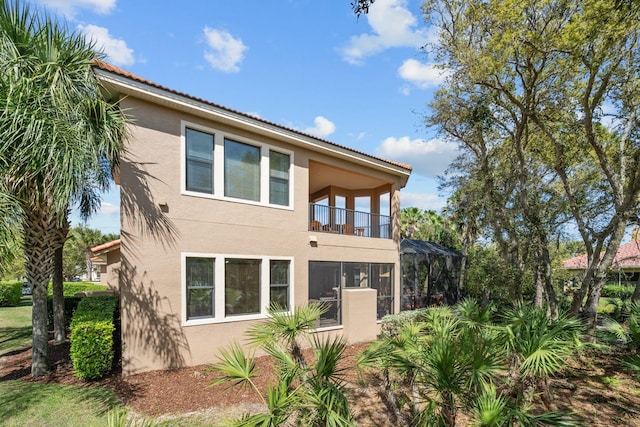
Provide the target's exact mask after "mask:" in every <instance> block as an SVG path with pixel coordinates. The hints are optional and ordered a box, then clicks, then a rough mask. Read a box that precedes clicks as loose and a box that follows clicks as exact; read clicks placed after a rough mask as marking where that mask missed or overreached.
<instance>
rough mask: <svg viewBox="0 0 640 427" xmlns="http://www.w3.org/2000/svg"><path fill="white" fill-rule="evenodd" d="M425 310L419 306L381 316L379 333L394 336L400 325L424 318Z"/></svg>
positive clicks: (426, 310)
mask: <svg viewBox="0 0 640 427" xmlns="http://www.w3.org/2000/svg"><path fill="white" fill-rule="evenodd" d="M427 312H428V309H427V308H419V309H417V310H410V311H401V312H400V313H398V314H388V315H386V316H384V317H383V318H382V321H381V327H380V334H381V335H382V336H383V337H392V336H396V335H398V333H399V332H400V329H401V328H402V325H405V324H407V323H410V322H420V321H422V320H424V315H425V314H426V313H427Z"/></svg>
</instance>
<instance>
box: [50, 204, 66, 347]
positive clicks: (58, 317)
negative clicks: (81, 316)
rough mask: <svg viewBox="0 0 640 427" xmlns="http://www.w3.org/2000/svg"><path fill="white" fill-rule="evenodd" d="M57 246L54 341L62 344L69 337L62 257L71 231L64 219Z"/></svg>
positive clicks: (54, 265)
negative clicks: (66, 323)
mask: <svg viewBox="0 0 640 427" xmlns="http://www.w3.org/2000/svg"><path fill="white" fill-rule="evenodd" d="M56 231H57V233H56V234H57V236H56V237H57V241H56V242H55V243H56V245H57V247H56V250H55V252H54V257H53V277H52V279H51V282H52V283H51V286H52V287H53V341H54V343H56V344H62V343H63V342H64V341H65V340H66V338H67V329H66V326H65V319H64V288H63V277H62V276H63V275H62V269H63V268H62V258H63V248H64V242H65V240H66V239H67V234H68V233H69V221H68V220H67V218H66V215H65V218H64V219H63V225H62V226H61V227H60V228H58V229H57V230H56Z"/></svg>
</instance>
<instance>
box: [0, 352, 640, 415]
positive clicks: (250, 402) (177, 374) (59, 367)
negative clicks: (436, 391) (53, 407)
mask: <svg viewBox="0 0 640 427" xmlns="http://www.w3.org/2000/svg"><path fill="white" fill-rule="evenodd" d="M365 347H366V344H359V345H355V346H349V347H347V350H346V353H345V358H344V360H343V362H342V364H343V367H345V368H347V370H346V373H347V374H346V375H347V380H348V382H349V399H350V402H351V407H352V409H353V411H354V413H355V419H356V423H357V424H358V425H367V426H368V425H375V426H395V425H396V423H395V422H394V420H393V419H392V415H391V413H390V411H389V410H388V409H387V408H386V406H385V404H384V401H383V400H382V399H381V397H380V395H379V388H378V387H376V385H377V379H376V378H375V377H373V376H368V377H366V379H367V385H363V384H361V383H359V381H358V377H357V374H356V371H355V369H354V368H353V367H354V366H355V359H356V357H357V355H358V354H359V353H360V352H361V351H362V350H363V349H364V348H365ZM49 355H50V360H51V366H52V369H51V372H49V373H48V374H47V375H44V376H43V377H40V378H37V379H34V378H32V377H31V376H30V370H31V349H30V348H29V349H24V350H20V351H15V352H11V353H8V354H5V355H3V356H1V357H0V381H4V380H20V381H28V382H37V383H42V384H72V385H77V386H83V387H96V386H98V387H105V388H108V389H111V390H113V391H114V392H115V393H116V394H117V395H118V396H119V398H120V399H121V401H122V402H123V404H125V405H126V406H127V407H128V408H130V409H132V410H133V411H135V412H137V413H140V414H145V415H149V416H152V417H157V416H160V415H164V416H166V415H169V414H173V415H180V414H188V413H194V412H195V413H200V414H206V415H207V416H208V417H209V418H208V419H219V418H220V417H228V416H238V415H241V414H243V413H246V412H251V411H256V410H260V408H261V400H260V397H259V396H257V394H256V393H255V392H254V391H253V390H252V389H248V388H238V387H234V388H233V389H229V388H228V386H227V385H218V386H211V383H212V382H214V381H215V380H216V379H217V378H218V376H217V375H218V374H216V373H214V372H211V371H210V370H208V369H207V368H208V367H207V366H206V365H200V366H193V367H188V368H181V369H175V370H171V371H154V372H146V373H142V374H138V375H132V376H128V377H121V376H120V375H119V374H117V373H116V374H114V375H112V376H110V377H108V378H105V379H102V380H98V381H90V382H87V381H83V380H80V379H78V378H76V377H75V376H74V375H73V372H72V368H71V363H70V361H69V344H68V343H64V344H61V345H53V344H52V343H50V347H49ZM616 357H617V355H616V354H608V355H607V354H598V355H597V356H596V357H589V358H586V357H585V358H583V360H581V361H578V362H577V363H575V364H574V365H573V366H572V367H571V369H570V371H569V375H568V377H567V378H566V380H565V379H563V380H560V381H557V382H556V383H555V384H554V383H552V384H553V385H554V394H555V397H556V403H557V404H558V406H559V407H560V408H562V409H565V410H571V411H573V412H575V413H576V414H577V415H578V417H579V424H580V425H589V426H632V425H633V426H635V425H640V382H638V381H637V380H636V379H634V378H633V377H631V376H629V375H628V374H626V373H624V372H622V371H621V370H620V369H619V364H618V361H617V358H616ZM257 367H258V370H259V373H260V375H258V376H257V378H256V385H257V387H258V388H260V389H261V390H265V389H266V387H267V385H269V384H270V383H271V382H272V381H273V379H274V378H273V369H272V368H271V365H270V363H269V360H268V358H258V360H257ZM460 421H461V423H459V424H460V425H464V422H463V421H462V420H460Z"/></svg>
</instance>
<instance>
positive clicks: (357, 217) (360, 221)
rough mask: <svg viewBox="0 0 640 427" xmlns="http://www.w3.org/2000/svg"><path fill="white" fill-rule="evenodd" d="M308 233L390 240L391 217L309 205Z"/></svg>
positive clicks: (320, 205) (321, 205) (323, 205)
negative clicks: (316, 232) (317, 232)
mask: <svg viewBox="0 0 640 427" xmlns="http://www.w3.org/2000/svg"><path fill="white" fill-rule="evenodd" d="M309 231H319V232H323V233H334V234H344V235H349V236H361V237H377V238H381V239H390V238H391V217H390V216H387V215H380V214H374V213H368V212H360V211H356V210H352V209H344V208H338V207H335V206H328V205H325V204H318V203H309Z"/></svg>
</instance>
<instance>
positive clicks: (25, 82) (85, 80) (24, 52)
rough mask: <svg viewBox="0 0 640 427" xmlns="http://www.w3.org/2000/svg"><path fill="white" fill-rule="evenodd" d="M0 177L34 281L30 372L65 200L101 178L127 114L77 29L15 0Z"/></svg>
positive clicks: (42, 363)
mask: <svg viewBox="0 0 640 427" xmlns="http://www.w3.org/2000/svg"><path fill="white" fill-rule="evenodd" d="M0 30H1V31H0V68H1V69H2V70H3V72H2V75H1V76H0V105H1V106H2V114H1V115H0V159H2V160H1V161H0V178H1V179H2V180H3V181H4V183H5V184H4V186H3V189H4V190H5V191H7V192H8V193H9V194H11V195H12V196H13V200H14V203H13V206H12V207H13V208H14V209H15V210H16V211H17V212H19V214H20V215H21V222H22V231H23V243H24V253H25V258H26V270H27V277H28V280H29V282H30V284H31V287H32V291H33V357H32V375H34V376H40V375H43V374H44V373H45V372H46V370H47V369H48V364H47V341H48V337H47V320H46V319H47V315H46V296H47V286H48V282H49V279H50V277H51V274H52V259H53V257H54V251H55V249H56V248H57V247H59V246H60V229H61V228H62V227H64V226H66V213H67V209H68V208H69V206H70V204H72V203H74V202H78V203H79V204H80V205H81V206H82V205H83V204H85V203H87V202H88V199H87V198H85V197H84V195H86V193H85V189H86V188H88V187H91V186H92V185H93V184H95V183H96V182H104V179H105V177H106V176H108V174H109V172H108V170H109V167H110V166H111V165H115V164H117V160H118V154H119V152H120V151H121V150H122V147H123V138H124V133H125V125H126V118H125V115H124V114H123V113H122V112H121V111H120V110H119V109H118V106H117V104H115V103H111V102H109V101H108V100H106V99H105V98H104V96H103V92H102V88H101V85H100V83H99V81H98V80H97V78H96V76H95V75H94V73H93V71H92V61H94V60H96V59H100V58H102V55H101V54H99V53H97V52H96V51H95V49H94V46H93V44H92V43H90V42H88V41H87V40H85V37H84V35H82V34H80V33H79V32H71V31H69V30H68V29H67V28H66V27H65V26H64V25H63V24H62V23H60V22H58V21H56V20H55V19H53V18H52V17H51V16H49V15H47V14H45V13H43V12H42V11H40V10H37V9H31V8H29V7H28V6H21V4H20V3H19V2H18V1H15V2H12V3H10V2H2V5H1V8H0Z"/></svg>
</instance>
